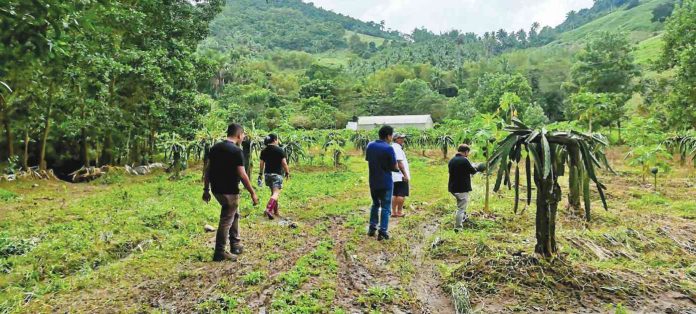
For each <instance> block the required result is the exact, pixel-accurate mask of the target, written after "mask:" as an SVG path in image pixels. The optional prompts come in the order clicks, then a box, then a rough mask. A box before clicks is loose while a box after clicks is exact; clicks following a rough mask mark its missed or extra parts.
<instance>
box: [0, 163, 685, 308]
mask: <svg viewBox="0 0 696 314" xmlns="http://www.w3.org/2000/svg"><path fill="white" fill-rule="evenodd" d="M419 153H420V150H418V151H412V152H410V155H411V156H412V159H413V161H412V162H411V164H412V165H411V167H412V172H413V180H414V181H413V191H412V197H410V198H409V199H408V205H407V208H408V210H407V216H406V217H405V218H400V219H393V220H392V225H391V233H392V237H393V239H392V241H389V242H377V241H376V240H375V239H370V238H368V237H366V236H365V231H366V225H367V220H368V210H367V209H368V206H369V199H368V197H367V196H368V191H367V173H366V165H365V163H364V161H362V158H361V157H360V156H359V155H357V154H355V153H351V155H352V156H351V157H350V158H349V159H348V161H347V163H346V165H345V166H342V167H340V168H338V169H334V168H328V167H325V166H318V165H314V166H298V167H297V168H296V170H295V171H294V173H295V176H294V177H293V179H292V180H291V181H289V182H288V184H287V188H286V191H285V192H284V194H283V198H284V202H283V203H282V204H283V205H282V206H283V208H282V210H281V211H282V212H283V213H285V215H286V217H285V219H284V220H281V221H278V220H274V221H268V220H266V219H265V218H264V217H263V216H262V214H261V211H262V210H261V209H259V208H251V207H250V202H249V200H248V199H246V198H244V199H243V201H242V207H241V208H242V209H241V212H242V216H243V219H242V223H241V230H242V236H243V243H244V245H245V248H246V250H245V253H244V255H242V256H241V258H240V260H239V261H238V262H236V263H213V262H211V261H210V258H211V256H212V246H213V242H214V241H213V238H214V235H213V234H212V233H206V232H205V231H204V228H203V226H204V225H206V224H211V225H215V224H216V222H217V215H218V211H219V209H218V208H217V207H216V206H214V205H208V206H206V205H204V204H203V203H202V202H201V201H200V200H199V198H200V195H199V194H200V182H199V178H200V175H199V173H198V172H197V171H196V170H189V171H188V174H186V175H185V176H184V178H183V179H182V180H180V181H171V180H169V179H168V175H165V174H163V173H154V174H151V175H149V176H145V177H130V176H128V177H125V176H124V177H121V178H118V179H117V178H110V177H109V176H108V175H107V176H106V177H102V178H100V179H98V180H96V181H93V182H91V183H85V184H69V183H64V182H59V181H22V182H18V183H2V184H1V185H0V188H2V189H3V190H2V191H3V194H2V195H3V199H2V205H3V206H2V208H3V209H2V210H1V211H0V218H1V219H0V224H1V226H2V230H3V231H2V234H1V235H0V253H2V256H1V258H0V266H1V267H0V269H1V270H2V272H1V273H0V299H1V300H3V302H2V303H0V311H3V312H4V311H10V312H15V311H18V312H25V313H31V312H37V311H42V312H46V311H70V312H123V311H129V312H130V311H135V312H138V311H160V310H161V311H174V312H192V311H197V312H219V311H227V312H231V313H237V312H248V313H256V312H259V311H261V310H265V311H267V312H268V311H270V312H277V313H326V312H335V313H355V312H365V311H369V310H374V311H376V312H380V311H381V312H383V313H394V312H406V313H409V312H410V313H420V312H427V313H452V312H454V308H455V301H456V304H457V307H458V308H459V309H460V310H461V309H462V308H466V307H469V308H472V309H485V310H484V311H485V312H486V313H492V312H509V311H522V312H528V311H539V310H541V311H586V312H605V311H614V310H615V309H629V310H632V311H642V312H653V311H657V310H658V309H659V310H664V309H673V310H675V311H679V310H686V309H689V308H693V307H694V306H696V303H694V302H696V281H695V279H696V242H695V241H694V238H693V234H694V233H696V222H695V221H694V219H696V200H695V198H694V197H693V196H694V186H695V185H696V181H694V180H695V178H694V173H693V169H690V168H678V169H674V172H673V174H672V175H671V178H669V179H667V178H664V179H662V181H663V182H661V183H660V186H661V189H660V192H659V193H655V192H653V191H652V187H651V186H647V185H643V184H641V181H640V176H639V174H638V173H635V172H633V171H632V170H631V168H626V167H624V166H623V165H622V161H621V159H620V158H612V160H611V161H612V162H613V163H615V165H616V166H617V167H616V168H617V170H618V171H619V172H620V173H621V174H622V176H620V177H619V176H616V175H612V174H609V173H603V174H602V175H601V177H602V181H603V182H604V183H605V184H607V197H608V200H609V207H610V209H609V211H604V210H600V207H599V205H598V204H600V203H599V202H597V201H595V202H594V204H597V205H595V206H594V207H596V208H595V209H594V210H595V211H594V216H593V221H592V222H591V223H586V222H584V221H582V220H581V219H580V218H577V217H573V216H572V215H571V214H569V213H568V212H567V210H561V213H559V220H558V226H557V228H558V234H557V239H558V241H559V249H560V252H559V254H558V256H557V257H556V258H553V259H550V260H546V259H539V258H537V257H536V256H535V255H533V254H532V252H533V249H534V248H533V246H534V218H533V217H534V212H535V209H534V205H533V203H532V205H531V206H529V207H528V208H524V209H523V210H521V213H520V214H518V215H515V214H514V213H513V212H512V208H511V206H512V205H511V204H512V202H511V200H512V198H513V196H514V195H513V194H514V193H513V192H514V191H508V190H503V191H501V193H499V194H493V198H492V202H491V208H492V211H491V212H483V211H482V207H483V206H482V201H483V193H484V192H483V191H484V185H483V184H484V182H483V181H484V180H483V178H482V177H481V176H480V175H477V176H476V177H475V180H474V185H475V190H474V193H473V203H472V205H471V206H470V212H471V214H472V222H471V223H470V224H469V225H468V226H467V227H466V228H465V229H464V231H463V232H462V233H454V231H453V230H452V226H453V223H454V222H453V212H454V204H453V199H452V197H451V196H450V195H449V194H448V193H447V192H446V166H445V163H444V161H443V160H442V159H441V154H440V152H436V151H433V152H429V153H428V156H429V157H417V156H418V155H420V154H419ZM613 155H614V156H620V154H618V152H614V153H613ZM561 181H563V180H561ZM522 182H525V180H522ZM564 191H565V187H564ZM267 193H268V192H267V191H265V190H264V191H263V192H262V198H263V197H265V196H266V194H267ZM5 195H6V197H5ZM592 197H593V198H595V199H596V198H597V197H598V196H597V195H593V196H592ZM463 305H466V307H464V306H463Z"/></svg>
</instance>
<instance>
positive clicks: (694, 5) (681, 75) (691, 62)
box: [661, 0, 696, 129]
mask: <svg viewBox="0 0 696 314" xmlns="http://www.w3.org/2000/svg"><path fill="white" fill-rule="evenodd" d="M695 25H696V1H694V0H685V1H683V2H682V3H681V4H680V5H677V8H676V9H675V10H674V14H673V15H672V16H671V17H670V18H669V19H668V20H667V24H666V26H665V35H664V36H663V38H664V41H665V45H664V50H663V54H662V61H661V63H662V65H663V66H664V67H665V68H676V72H677V73H676V76H675V82H674V84H673V86H672V93H670V95H669V97H668V99H667V102H666V104H665V105H666V107H667V108H669V109H668V110H667V112H668V118H669V124H670V125H671V126H672V127H676V128H682V129H693V128H694V127H696V93H694V91H693V88H694V86H696V44H695V43H696V34H695V33H696V32H694V31H693V29H694V26H695Z"/></svg>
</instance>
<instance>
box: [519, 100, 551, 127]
mask: <svg viewBox="0 0 696 314" xmlns="http://www.w3.org/2000/svg"><path fill="white" fill-rule="evenodd" d="M521 120H522V121H523V122H524V124H525V125H528V126H529V127H531V128H535V129H536V128H540V127H542V126H544V125H546V124H547V123H549V118H547V117H546V115H545V114H544V108H541V106H539V104H537V103H533V104H531V105H529V107H527V110H525V111H524V112H523V113H522V118H521Z"/></svg>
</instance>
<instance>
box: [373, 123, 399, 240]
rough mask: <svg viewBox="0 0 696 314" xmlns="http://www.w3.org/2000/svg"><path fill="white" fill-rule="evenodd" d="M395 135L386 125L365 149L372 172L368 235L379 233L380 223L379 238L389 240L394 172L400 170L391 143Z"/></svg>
mask: <svg viewBox="0 0 696 314" xmlns="http://www.w3.org/2000/svg"><path fill="white" fill-rule="evenodd" d="M393 135H394V129H393V128H392V127H390V126H388V125H385V126H383V127H382V128H381V129H379V140H376V141H374V142H371V143H370V144H368V145H367V148H366V149H365V160H367V164H368V169H369V173H370V179H369V181H370V196H371V198H372V208H371V209H370V227H369V231H368V232H367V235H368V236H374V235H375V233H377V228H378V226H377V225H378V224H379V235H378V236H377V240H380V241H381V240H389V234H388V233H387V229H388V227H389V216H390V215H391V201H392V191H393V188H394V181H393V180H392V172H393V171H398V168H397V164H396V155H395V153H394V148H392V147H391V145H390V144H391V142H392V137H393ZM380 211H381V215H380Z"/></svg>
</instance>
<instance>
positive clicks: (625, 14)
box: [557, 0, 668, 43]
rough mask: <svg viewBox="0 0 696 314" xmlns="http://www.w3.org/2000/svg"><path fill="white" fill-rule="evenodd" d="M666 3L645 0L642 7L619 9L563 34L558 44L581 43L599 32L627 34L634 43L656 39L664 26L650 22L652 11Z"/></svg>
mask: <svg viewBox="0 0 696 314" xmlns="http://www.w3.org/2000/svg"><path fill="white" fill-rule="evenodd" d="M666 1H668V0H643V1H641V4H640V5H638V6H637V7H634V8H632V9H629V10H625V9H624V8H619V9H617V10H616V11H614V12H611V13H609V14H607V15H605V16H602V17H600V18H598V19H596V20H594V21H591V22H589V23H587V24H585V25H582V26H580V27H578V28H576V29H573V30H570V31H567V32H564V33H562V34H561V35H560V37H559V39H558V40H557V42H562V43H574V42H581V41H584V40H586V39H587V38H588V36H590V35H591V34H592V33H596V32H599V31H609V32H627V33H628V34H629V37H630V38H631V39H632V40H633V41H634V42H640V41H643V40H645V39H648V38H651V37H654V36H655V35H656V33H658V32H661V31H662V29H663V25H662V24H661V23H658V22H654V23H653V22H651V21H650V19H651V18H652V10H653V9H654V8H655V7H656V6H658V5H659V4H661V3H664V2H666Z"/></svg>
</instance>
